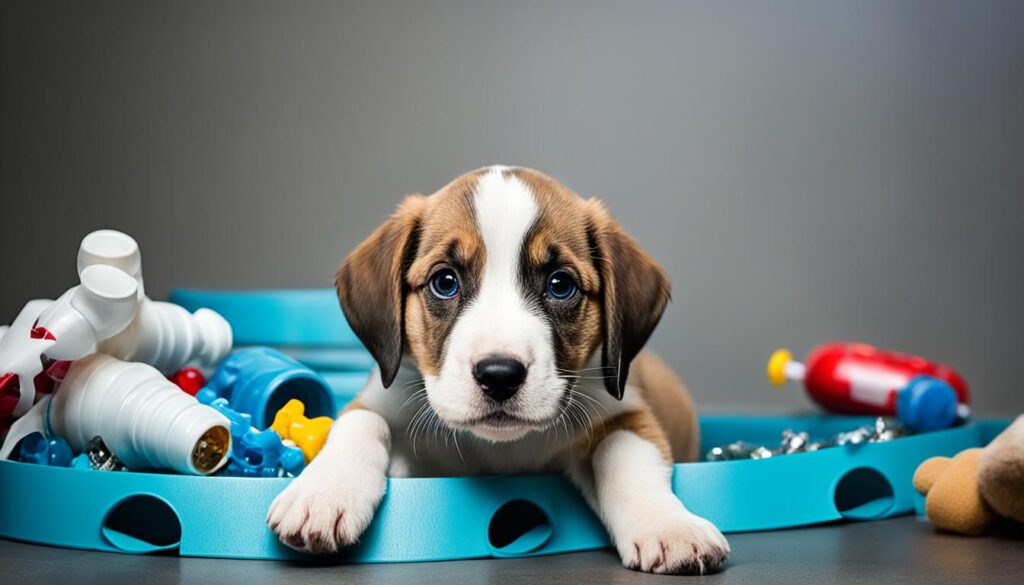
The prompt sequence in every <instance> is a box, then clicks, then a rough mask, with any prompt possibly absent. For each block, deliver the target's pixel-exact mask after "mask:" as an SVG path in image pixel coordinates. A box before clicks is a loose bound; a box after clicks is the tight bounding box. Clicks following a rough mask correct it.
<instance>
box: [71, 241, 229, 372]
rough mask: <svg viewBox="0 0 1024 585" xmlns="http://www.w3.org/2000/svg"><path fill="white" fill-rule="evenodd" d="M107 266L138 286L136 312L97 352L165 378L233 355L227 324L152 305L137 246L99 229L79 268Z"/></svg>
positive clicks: (83, 249) (82, 250) (212, 315)
mask: <svg viewBox="0 0 1024 585" xmlns="http://www.w3.org/2000/svg"><path fill="white" fill-rule="evenodd" d="M97 265H108V266H113V267H116V268H118V269H120V270H123V271H124V272H126V273H128V274H130V275H132V276H133V277H134V278H135V280H136V281H137V282H138V292H139V309H138V312H137V314H136V316H135V320H134V321H132V322H131V324H130V325H128V327H126V328H125V329H124V330H123V331H121V332H120V333H118V334H117V335H114V336H113V337H110V338H109V339H107V340H106V341H103V342H102V343H100V344H99V346H98V347H97V349H98V351H100V352H102V353H105V354H108V355H112V356H114V357H116V358H118V359H122V360H126V361H138V362H144V363H147V364H149V365H151V366H153V367H155V368H156V369H158V370H160V371H161V372H163V373H164V374H166V375H170V374H173V373H174V372H176V371H178V370H180V369H181V368H183V367H185V366H186V365H190V364H195V365H198V366H200V367H204V368H205V367H212V366H215V365H216V364H217V363H218V362H220V361H221V360H222V359H224V357H225V356H227V354H228V352H230V351H231V344H232V335H231V325H229V324H228V322H227V321H225V320H224V318H223V317H221V316H220V315H219V314H217V313H216V312H214V311H211V310H209V309H199V310H198V311H196V312H195V313H189V312H188V311H186V310H185V309H183V308H182V307H179V306H178V305H175V304H173V303H163V302H157V301H151V300H150V299H149V298H148V297H146V295H145V291H144V288H143V284H142V254H141V252H140V251H139V245H138V243H137V242H136V241H135V240H134V239H133V238H132V237H131V236H129V235H128V234H125V233H122V232H119V231H116V230H97V231H95V232H92V233H90V234H88V235H87V236H85V238H83V239H82V244H81V245H80V246H79V250H78V270H79V273H80V274H82V273H84V271H86V270H89V269H90V267H93V266H97Z"/></svg>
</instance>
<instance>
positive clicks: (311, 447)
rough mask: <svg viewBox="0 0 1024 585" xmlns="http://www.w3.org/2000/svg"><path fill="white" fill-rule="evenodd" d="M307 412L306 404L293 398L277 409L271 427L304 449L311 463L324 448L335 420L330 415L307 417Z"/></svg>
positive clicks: (304, 454) (307, 459)
mask: <svg viewBox="0 0 1024 585" xmlns="http://www.w3.org/2000/svg"><path fill="white" fill-rule="evenodd" d="M305 412H306V405H304V404H302V402H301V401H299V400H297V399H294V398H293V399H291V400H289V401H288V403H287V404H285V405H284V406H283V407H282V408H281V410H279V411H277V414H275V415H274V424H272V425H270V428H271V429H272V430H274V431H276V432H277V434H279V435H281V438H282V439H286V440H290V441H292V442H293V443H295V444H296V445H297V446H298V447H299V449H302V455H303V457H304V458H305V459H306V463H309V462H310V461H312V460H313V458H314V457H316V454H317V453H319V452H320V449H322V448H323V446H324V442H325V441H327V433H328V432H329V431H330V430H331V425H332V424H333V423H334V420H332V419H331V417H329V416H318V417H316V418H313V419H311V418H306V416H305Z"/></svg>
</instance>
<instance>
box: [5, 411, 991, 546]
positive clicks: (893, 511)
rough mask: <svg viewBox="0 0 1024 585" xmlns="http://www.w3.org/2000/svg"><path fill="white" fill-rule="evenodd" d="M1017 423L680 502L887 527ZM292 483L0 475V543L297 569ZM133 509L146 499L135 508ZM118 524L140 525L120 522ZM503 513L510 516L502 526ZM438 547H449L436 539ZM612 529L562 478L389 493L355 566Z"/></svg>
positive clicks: (729, 466) (769, 424) (719, 510)
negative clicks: (290, 512) (288, 513)
mask: <svg viewBox="0 0 1024 585" xmlns="http://www.w3.org/2000/svg"><path fill="white" fill-rule="evenodd" d="M871 420H872V419H869V418H861V417H825V416H812V417H736V416H705V417H702V419H701V431H702V434H703V437H704V444H705V445H706V446H711V445H714V444H719V443H727V442H732V441H736V440H744V441H747V442H752V443H765V444H772V443H775V442H777V441H778V438H779V435H780V433H781V432H782V430H784V429H787V428H792V429H797V430H804V431H807V432H808V433H810V434H811V435H812V437H816V438H823V437H826V436H831V435H834V434H836V433H838V432H841V431H847V430H850V429H852V428H855V427H857V426H860V425H862V424H865V423H868V422H870V421H871ZM1008 422H1009V421H980V422H975V423H971V424H968V425H965V426H962V427H957V428H953V429H948V430H943V431H936V432H932V433H924V434H920V435H914V436H909V437H904V438H900V439H898V440H895V441H891V442H888V443H876V444H861V445H847V446H843V447H835V448H830V449H823V450H821V451H816V452H812V453H800V454H795V455H786V456H782V457H776V458H771V459H763V460H742V461H724V462H713V463H688V464H679V465H676V466H675V470H674V471H675V473H674V476H673V480H672V481H673V489H674V491H675V493H676V495H677V496H678V497H679V498H680V499H681V500H682V501H683V502H684V503H685V504H686V505H687V507H688V508H689V509H690V510H692V511H693V512H694V513H696V514H699V515H701V516H704V517H706V518H708V519H709V520H711V521H712V522H714V523H715V524H716V525H718V526H719V528H721V529H722V530H723V531H724V532H742V531H751V530H770V529H779V528H790V527H795V526H805V525H809V524H817V523H821V522H830V521H834V520H842V519H848V520H868V519H876V518H886V517H890V516H893V515H897V514H905V513H909V512H911V511H913V510H914V509H915V506H919V505H920V501H921V498H920V496H918V495H917V493H916V492H915V491H914V489H913V485H912V477H913V474H914V470H915V469H916V468H917V465H918V464H920V462H921V461H923V460H924V459H927V458H928V457H932V456H936V455H946V456H952V455H954V454H956V453H958V452H960V451H962V450H963V449H967V448H970V447H978V446H982V445H984V444H985V443H987V442H988V440H990V439H991V438H992V437H994V436H995V435H996V434H997V433H998V432H999V431H1000V430H1001V429H1002V428H1005V426H1006V425H1007V424H1008ZM289 481H290V480H288V479H251V478H231V477H193V476H184V475H160V474H150V473H131V472H99V471H90V470H82V469H68V468H58V467H49V466H45V465H36V464H29V463H17V462H12V461H0V486H3V490H4V493H22V492H31V493H32V494H33V501H36V502H45V503H46V505H39V506H27V505H24V503H23V501H22V500H21V499H20V498H13V497H11V498H0V536H3V537H6V538H13V539H17V540H24V541H29V542H36V543H42V544H51V545H57V546H66V547H73V548H82V549H93V550H103V551H111V552H128V553H140V552H153V551H166V550H176V551H177V552H178V554H180V555H183V556H205V557H231V558H248V559H294V558H301V557H303V556H304V555H301V554H299V553H296V552H295V551H292V550H291V549H288V548H286V547H284V546H283V545H281V544H280V543H279V542H278V541H277V539H276V538H275V537H274V535H273V534H272V533H271V532H270V530H269V529H268V528H267V527H266V525H265V524H264V518H265V514H266V510H267V508H268V506H269V505H270V502H271V501H272V500H273V498H274V497H275V496H276V495H277V494H278V493H279V492H280V491H281V490H282V489H283V488H284V487H285V485H286V484H287V483H288V482H289ZM139 496H146V497H143V498H139ZM126 506H127V509H128V510H129V511H130V512H131V513H130V514H129V513H128V512H124V513H122V514H121V517H122V518H124V517H128V518H133V519H135V521H134V522H128V521H121V522H112V521H111V518H117V517H118V516H117V515H116V514H115V512H114V511H116V510H117V509H119V508H124V507H126ZM502 510H504V512H502ZM440 535H443V538H442V537H440ZM607 545H608V538H607V535H606V533H605V530H604V528H603V527H602V526H601V524H600V522H598V520H597V518H596V517H595V516H594V515H593V514H592V513H591V511H590V510H589V508H588V507H587V505H586V504H585V502H584V501H583V499H582V497H581V496H580V495H579V493H578V492H577V491H576V489H575V488H573V487H572V486H571V485H570V484H569V482H568V481H566V480H564V479H562V478H561V477H556V476H508V477H462V478H432V479H424V478H420V479H391V480H389V482H388V491H387V494H386V496H385V498H384V501H383V502H382V504H381V507H380V509H379V510H378V512H377V515H376V517H375V519H374V521H373V523H372V524H371V525H370V528H369V529H368V531H367V532H366V534H365V535H364V536H363V538H362V540H361V541H360V544H359V545H358V546H357V547H354V548H352V549H349V550H346V551H344V552H343V553H342V554H341V557H342V558H344V559H345V560H347V561H350V562H395V561H429V560H445V559H465V558H480V557H499V556H531V555H543V554H552V553H560V552H568V551H578V550H588V549H595V548H602V547H605V546H607Z"/></svg>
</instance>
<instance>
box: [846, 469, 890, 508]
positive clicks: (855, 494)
mask: <svg viewBox="0 0 1024 585" xmlns="http://www.w3.org/2000/svg"><path fill="white" fill-rule="evenodd" d="M833 498H834V501H835V505H836V511H838V512H839V514H840V515H841V516H842V517H843V518H846V519H849V520H873V519H875V518H881V517H882V516H885V515H886V514H887V513H888V512H889V510H891V509H892V507H893V504H894V503H895V499H894V493H893V490H892V484H891V483H889V480H888V479H886V478H885V476H884V475H882V474H881V473H880V472H879V471H878V470H876V469H872V468H870V467H858V468H856V469H851V470H850V471H848V472H846V475H844V476H843V477H842V478H840V479H839V482H838V483H837V484H836V489H835V492H834V493H833Z"/></svg>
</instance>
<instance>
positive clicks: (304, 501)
mask: <svg viewBox="0 0 1024 585" xmlns="http://www.w3.org/2000/svg"><path fill="white" fill-rule="evenodd" d="M390 449H391V432H390V429H389V428H388V424H387V422H386V421H385V420H384V418H383V417H381V416H380V415H379V414H377V413H375V412H372V411H369V410H363V409H355V410H349V411H348V412H345V413H343V414H342V415H341V416H340V417H338V420H337V421H336V422H335V423H334V426H333V427H332V428H331V432H330V435H328V437H327V442H326V444H324V447H323V449H322V450H321V451H320V454H319V455H317V456H316V458H315V459H313V461H311V462H310V464H309V466H308V467H306V469H305V470H304V471H303V472H302V474H300V475H299V477H297V478H295V479H294V480H293V481H292V483H291V484H290V485H289V486H288V487H287V488H286V489H285V490H284V491H283V492H281V494H280V495H278V496H277V498H275V499H274V502H273V503H272V504H271V505H270V511H269V512H268V513H267V524H268V525H269V526H270V529H271V530H273V531H274V533H276V534H277V536H278V538H280V539H281V542H283V543H285V544H286V545H288V546H290V547H292V548H294V549H298V550H305V551H310V552H331V551H336V550H338V549H339V548H341V547H343V546H347V545H350V544H352V543H354V542H356V540H358V538H359V536H360V535H361V534H362V533H363V531H364V530H365V529H366V527H367V526H369V524H370V521H371V520H372V519H373V514H374V512H375V511H376V510H377V505H378V504H380V500H381V498H382V497H383V496H384V490H385V488H386V486H387V476H386V473H387V469H388V452H389V451H390Z"/></svg>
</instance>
